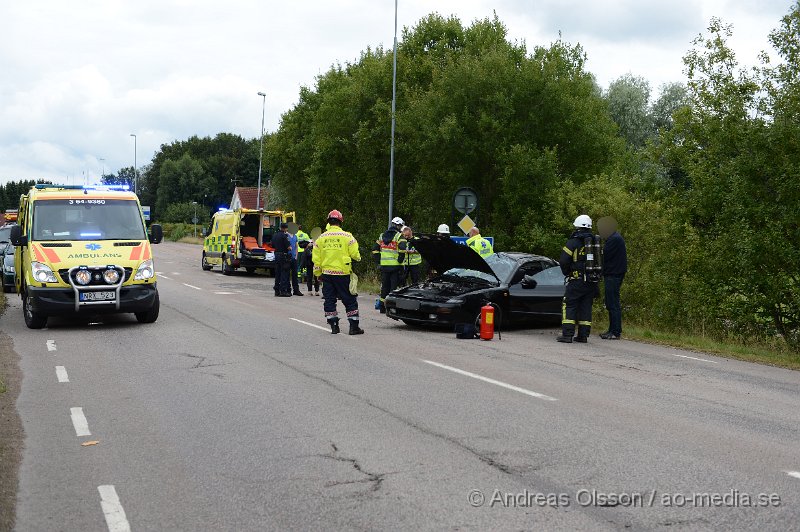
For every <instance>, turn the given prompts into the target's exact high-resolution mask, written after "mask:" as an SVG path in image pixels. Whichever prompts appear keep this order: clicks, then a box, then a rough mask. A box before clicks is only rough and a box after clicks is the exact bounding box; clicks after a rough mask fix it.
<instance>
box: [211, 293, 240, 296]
mask: <svg viewBox="0 0 800 532" xmlns="http://www.w3.org/2000/svg"><path fill="white" fill-rule="evenodd" d="M214 293H215V294H216V295H218V296H232V295H234V294H235V292H214Z"/></svg>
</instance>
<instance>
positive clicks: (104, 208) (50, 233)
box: [32, 198, 146, 240]
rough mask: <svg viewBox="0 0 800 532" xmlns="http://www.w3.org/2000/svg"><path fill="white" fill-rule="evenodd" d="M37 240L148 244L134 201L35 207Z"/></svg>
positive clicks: (38, 203)
mask: <svg viewBox="0 0 800 532" xmlns="http://www.w3.org/2000/svg"><path fill="white" fill-rule="evenodd" d="M32 220H33V232H32V237H33V240H144V239H145V238H146V237H145V231H144V223H143V222H142V215H141V212H140V211H139V205H138V204H137V203H136V201H134V200H115V199H93V198H86V199H83V198H78V199H65V200H62V199H58V200H37V201H35V202H34V203H33V218H32Z"/></svg>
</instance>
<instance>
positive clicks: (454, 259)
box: [413, 234, 500, 282]
mask: <svg viewBox="0 0 800 532" xmlns="http://www.w3.org/2000/svg"><path fill="white" fill-rule="evenodd" d="M413 245H414V248H416V250H417V251H419V253H420V255H422V258H423V259H425V260H426V261H428V264H430V265H431V268H433V269H434V270H436V271H437V272H439V273H440V274H441V273H444V272H446V271H447V270H449V269H451V268H466V269H468V270H475V271H478V272H482V273H486V274H489V275H491V276H492V277H494V278H495V279H497V280H498V282H499V281H500V279H499V278H498V277H497V275H496V274H495V273H494V271H493V270H492V268H491V267H490V266H489V264H487V262H486V261H485V260H483V258H482V257H481V256H480V255H478V254H477V253H475V252H474V251H473V250H472V249H470V248H468V247H467V246H464V245H461V244H456V243H455V242H453V241H452V240H450V238H449V237H443V236H439V235H424V234H423V235H419V237H418V238H417V239H415V240H414V241H413Z"/></svg>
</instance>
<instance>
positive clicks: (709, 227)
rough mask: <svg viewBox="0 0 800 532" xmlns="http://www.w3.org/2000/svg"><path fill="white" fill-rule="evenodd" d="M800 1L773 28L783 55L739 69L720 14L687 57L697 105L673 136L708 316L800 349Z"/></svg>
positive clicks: (725, 326)
mask: <svg viewBox="0 0 800 532" xmlns="http://www.w3.org/2000/svg"><path fill="white" fill-rule="evenodd" d="M798 27H800V5H798V4H795V5H794V6H793V8H792V10H791V11H790V13H789V14H788V15H787V16H786V17H784V18H783V20H782V23H781V26H780V27H779V28H778V29H777V30H775V31H774V32H773V33H772V34H771V37H770V38H771V41H772V44H773V46H774V48H775V49H776V50H777V52H778V54H779V56H780V62H779V63H777V64H775V65H772V64H771V63H770V62H769V61H768V58H767V57H766V55H764V56H763V57H762V60H763V64H762V67H761V68H760V69H752V70H745V69H742V68H740V67H739V65H738V62H737V60H736V57H735V55H734V53H733V51H732V50H731V49H730V47H729V46H728V45H727V39H728V38H729V37H730V36H731V33H732V30H731V28H730V26H726V25H724V24H723V23H722V22H721V21H720V20H719V19H712V21H711V24H710V26H709V29H708V33H709V34H708V36H701V37H699V38H698V39H697V40H696V41H695V49H693V50H692V51H690V52H689V53H688V54H687V56H686V58H685V63H686V66H687V71H688V76H689V84H688V89H689V98H690V102H691V104H690V106H688V107H684V108H682V109H680V110H679V111H678V112H677V113H676V114H675V125H674V127H673V129H672V130H670V131H669V132H668V133H667V134H666V135H665V137H664V141H665V142H666V144H667V145H668V146H669V148H668V149H667V151H666V153H667V158H668V159H669V160H670V161H671V162H672V163H673V164H675V165H676V166H680V167H681V168H682V169H683V170H684V171H685V172H686V175H687V176H688V180H689V183H688V188H687V189H686V190H685V192H683V193H682V194H681V196H680V197H679V198H677V201H679V202H681V203H682V204H683V205H685V206H686V209H687V221H688V223H689V224H691V226H692V227H693V228H695V229H696V231H697V233H698V234H699V235H700V237H701V239H702V251H703V256H704V257H706V258H707V260H704V261H700V262H699V263H698V264H696V270H695V271H694V273H695V275H697V276H699V277H700V278H702V279H703V281H704V284H705V286H706V287H707V292H708V296H709V297H708V298H707V300H706V303H705V319H706V320H708V323H709V324H710V326H713V328H714V329H716V330H719V331H721V332H722V333H725V334H729V335H733V336H740V337H742V338H745V339H747V338H751V337H756V338H767V337H770V336H774V335H779V336H780V337H781V338H784V339H785V340H786V341H787V342H788V343H789V344H790V345H792V346H794V347H795V348H797V347H798V346H800V296H798V294H799V293H800V291H798V288H800V285H799V284H798V282H799V279H798V273H797V272H798V268H797V264H798V260H800V233H799V232H798V230H797V228H798V225H797V220H796V213H797V212H800V179H799V178H798V176H800V164H799V163H798V161H799V160H800V149H798V139H800V122H799V121H798V120H797V117H798V116H800V98H798V75H797V74H798V70H799V69H800V54H798V53H797V50H798V45H797V42H798V40H797V36H798Z"/></svg>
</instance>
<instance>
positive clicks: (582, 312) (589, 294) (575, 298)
mask: <svg viewBox="0 0 800 532" xmlns="http://www.w3.org/2000/svg"><path fill="white" fill-rule="evenodd" d="M596 294H597V283H587V282H586V281H584V280H583V279H573V280H571V281H570V282H568V283H567V287H566V290H565V291H564V307H563V316H562V320H561V330H562V334H563V335H564V336H569V337H572V336H575V326H576V325H577V327H578V336H580V337H583V338H588V337H589V333H590V332H591V330H592V300H593V299H594V296H595V295H596Z"/></svg>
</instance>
